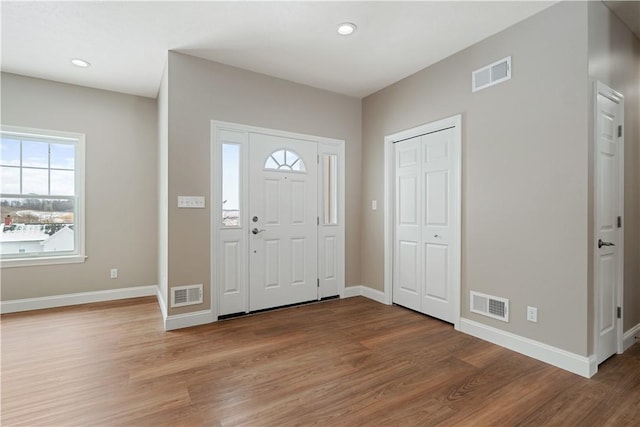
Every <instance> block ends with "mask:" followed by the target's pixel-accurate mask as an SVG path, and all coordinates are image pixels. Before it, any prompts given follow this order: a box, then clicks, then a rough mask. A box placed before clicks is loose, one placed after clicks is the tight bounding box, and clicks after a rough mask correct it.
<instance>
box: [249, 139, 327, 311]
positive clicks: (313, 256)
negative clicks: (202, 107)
mask: <svg viewBox="0 0 640 427" xmlns="http://www.w3.org/2000/svg"><path fill="white" fill-rule="evenodd" d="M249 138H250V140H249V146H250V147H251V150H250V153H249V180H250V182H249V192H250V193H249V232H250V234H249V287H250V291H249V307H250V310H251V311H255V310H261V309H265V308H271V307H278V306H283V305H288V304H295V303H300V302H305V301H311V300H315V299H317V298H318V272H317V269H318V225H317V221H318V210H317V203H318V197H317V187H318V181H317V179H318V177H317V169H318V168H317V144H316V143H315V142H310V141H304V140H296V139H291V138H286V137H280V136H273V135H265V134H259V133H251V134H250V136H249Z"/></svg>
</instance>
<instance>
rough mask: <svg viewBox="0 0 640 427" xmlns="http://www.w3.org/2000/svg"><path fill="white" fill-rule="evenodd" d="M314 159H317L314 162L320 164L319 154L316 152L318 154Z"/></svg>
mask: <svg viewBox="0 0 640 427" xmlns="http://www.w3.org/2000/svg"><path fill="white" fill-rule="evenodd" d="M316 159H317V161H316V163H317V164H320V154H318V156H317V157H316Z"/></svg>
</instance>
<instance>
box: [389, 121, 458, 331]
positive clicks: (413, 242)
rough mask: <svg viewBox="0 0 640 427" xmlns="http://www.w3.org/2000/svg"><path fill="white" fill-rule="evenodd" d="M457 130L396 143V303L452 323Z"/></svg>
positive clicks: (454, 277)
mask: <svg viewBox="0 0 640 427" xmlns="http://www.w3.org/2000/svg"><path fill="white" fill-rule="evenodd" d="M456 131H457V130H456V128H455V127H449V128H446V129H441V130H436V131H432V132H428V133H426V134H424V135H421V136H416V137H413V138H410V139H407V140H403V141H401V142H397V143H396V144H395V145H394V147H395V173H396V182H395V194H396V197H395V239H394V265H393V302H394V303H396V304H399V305H402V306H404V307H407V308H410V309H412V310H416V311H420V312H422V313H425V314H428V315H429V316H433V317H437V318H439V319H441V320H444V321H447V322H453V321H454V311H455V304H456V303H457V302H456V298H455V297H454V293H455V292H454V290H455V286H456V282H455V281H456V280H457V277H458V275H457V274H456V268H457V267H456V265H457V262H456V260H457V256H456V254H457V252H456V251H458V250H459V243H457V242H458V241H459V236H458V235H457V232H456V230H457V229H456V227H455V226H454V225H455V224H454V222H455V218H457V214H458V212H457V209H458V208H457V204H456V200H457V198H458V197H459V194H458V190H457V189H458V184H459V183H458V181H457V180H458V179H459V178H458V172H459V171H458V170H457V166H456V165H457V163H456V162H457V161H458V160H459V155H460V153H459V150H458V149H457V146H456V143H455V136H456Z"/></svg>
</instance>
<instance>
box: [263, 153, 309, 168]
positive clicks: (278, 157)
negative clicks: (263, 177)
mask: <svg viewBox="0 0 640 427" xmlns="http://www.w3.org/2000/svg"><path fill="white" fill-rule="evenodd" d="M264 169H265V170H277V171H284V172H306V171H307V170H306V168H305V166H304V161H302V158H300V156H299V155H298V154H297V153H295V152H293V151H291V150H276V151H274V152H273V153H271V154H270V155H269V157H267V160H265V162H264Z"/></svg>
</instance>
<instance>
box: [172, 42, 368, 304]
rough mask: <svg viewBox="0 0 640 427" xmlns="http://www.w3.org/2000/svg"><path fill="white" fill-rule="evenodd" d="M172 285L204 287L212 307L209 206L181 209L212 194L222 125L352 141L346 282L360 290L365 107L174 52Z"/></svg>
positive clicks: (348, 156) (348, 157)
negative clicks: (213, 141) (217, 126)
mask: <svg viewBox="0 0 640 427" xmlns="http://www.w3.org/2000/svg"><path fill="white" fill-rule="evenodd" d="M168 72H169V76H168V77H169V79H168V80H169V88H168V92H169V93H168V100H169V144H168V145H169V146H168V179H169V181H168V182H169V188H168V284H169V288H171V287H173V286H180V285H188V284H196V283H202V284H204V289H205V295H204V301H205V303H204V304H202V305H201V306H192V307H183V308H181V309H172V310H170V313H169V314H178V313H182V312H186V311H197V310H203V309H206V308H208V307H209V301H210V296H209V289H210V276H211V271H210V235H211V233H210V231H211V230H210V215H211V212H210V209H209V207H210V205H211V203H210V202H208V203H207V208H206V209H178V208H177V207H176V200H177V196H178V195H201V196H205V197H206V199H207V200H208V199H209V194H210V183H209V181H210V157H209V155H210V148H209V147H210V121H211V120H222V121H228V122H235V123H241V124H246V125H253V126H261V127H266V128H272V129H280V130H286V131H291V132H299V133H305V134H310V135H317V136H324V137H329V138H336V139H344V140H345V141H346V146H345V149H346V170H347V172H346V173H347V176H346V200H347V204H346V216H347V219H346V284H347V286H348V285H359V284H360V277H359V253H360V235H359V230H360V228H359V218H360V204H359V196H358V194H359V189H360V178H361V168H360V150H361V142H360V132H361V127H360V123H361V103H360V100H359V99H356V98H351V97H347V96H344V95H338V94H335V93H331V92H327V91H323V90H319V89H314V88H311V87H308V86H303V85H300V84H296V83H292V82H288V81H285V80H281V79H277V78H273V77H269V76H266V75H262V74H257V73H253V72H250V71H246V70H242V69H239V68H234V67H230V66H226V65H223V64H219V63H214V62H210V61H205V60H202V59H199V58H195V57H192V56H189V55H185V54H182V53H175V52H170V53H169V69H168Z"/></svg>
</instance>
